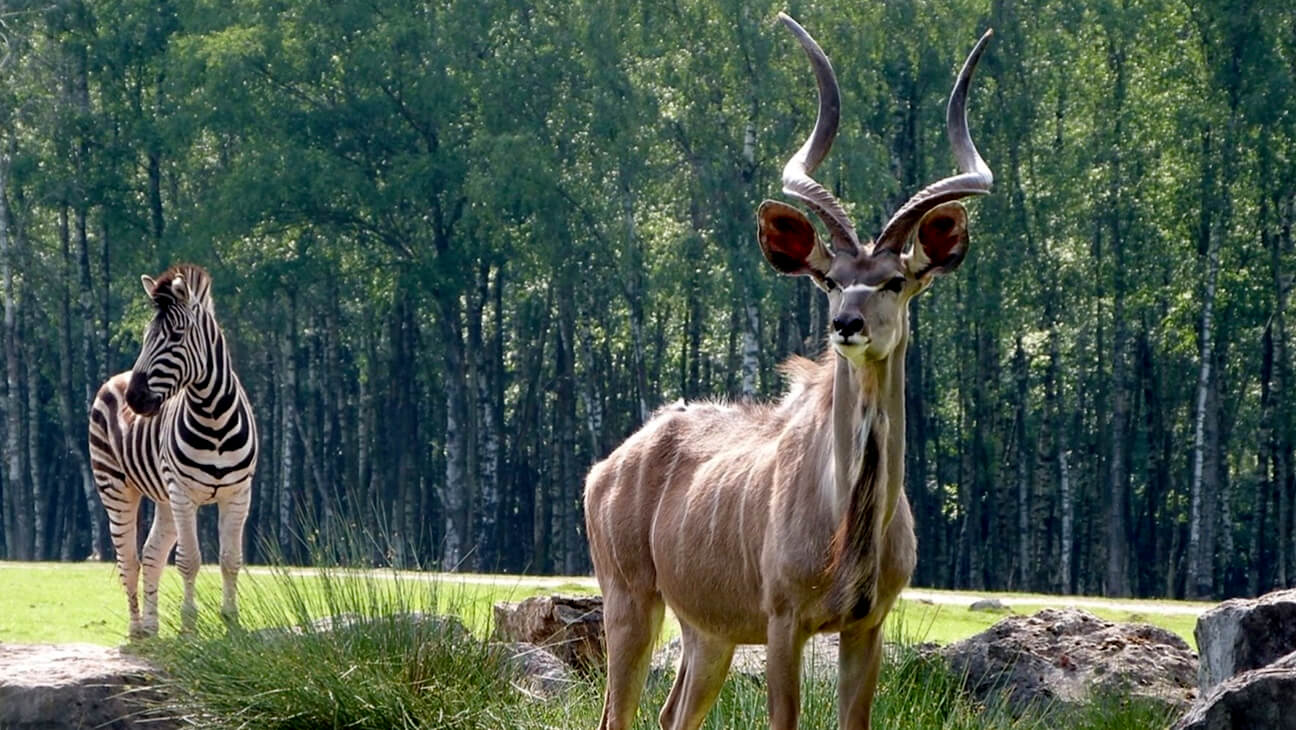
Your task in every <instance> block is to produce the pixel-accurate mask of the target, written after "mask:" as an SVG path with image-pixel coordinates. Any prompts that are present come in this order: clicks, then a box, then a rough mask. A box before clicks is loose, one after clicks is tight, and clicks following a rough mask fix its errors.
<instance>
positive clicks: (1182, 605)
mask: <svg viewBox="0 0 1296 730" xmlns="http://www.w3.org/2000/svg"><path fill="white" fill-rule="evenodd" d="M245 570H247V571H248V572H250V573H253V574H257V575H262V574H267V575H268V574H270V573H273V572H276V571H280V569H277V568H267V567H260V566H252V567H248V568H245ZM286 571H287V572H288V573H289V574H290V575H303V576H305V575H313V574H315V573H317V572H318V571H317V570H315V569H314V568H288V569H286ZM397 575H399V576H400V577H401V579H402V580H416V581H425V582H436V583H443V584H444V583H448V584H476V585H490V586H514V587H518V588H548V589H553V588H563V587H579V588H581V589H584V590H589V591H597V590H598V583H597V582H596V581H595V580H594V578H593V577H591V576H575V575H566V576H563V575H559V576H547V575H497V574H483V573H422V572H414V571H398V572H397ZM901 597H902V598H905V599H907V600H910V601H922V602H929V603H935V604H940V605H942V606H963V607H965V608H966V607H967V606H970V605H972V603H973V602H974V601H977V600H980V599H982V598H991V599H994V600H997V601H999V602H1001V603H1003V604H1004V605H1006V606H1008V607H1010V608H1022V609H1035V608H1045V607H1060V608H1087V609H1094V608H1098V609H1104V610H1108V611H1126V612H1129V613H1141V614H1160V615H1173V616H1200V615H1201V614H1202V613H1203V612H1205V611H1206V610H1207V609H1209V608H1211V607H1212V606H1213V605H1214V604H1211V603H1187V602H1182V601H1139V600H1135V599H1119V598H1095V597H1092V596H1044V595H1031V596H1014V595H1002V594H997V593H993V592H985V593H977V592H974V591H964V592H960V591H938V590H927V589H922V588H910V589H908V590H906V591H905V592H904V593H902V594H901Z"/></svg>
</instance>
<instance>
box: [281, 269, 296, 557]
mask: <svg viewBox="0 0 1296 730" xmlns="http://www.w3.org/2000/svg"><path fill="white" fill-rule="evenodd" d="M286 294H287V297H288V321H287V322H286V325H287V327H288V329H287V331H286V332H284V333H283V334H282V335H281V337H280V340H279V372H280V377H281V380H280V381H279V429H278V431H279V549H280V550H281V551H282V552H283V556H284V558H285V559H287V560H292V558H293V556H294V555H295V553H296V551H295V544H294V541H293V532H294V525H295V520H294V519H293V508H294V502H295V500H294V499H293V495H294V491H295V489H296V483H297V480H296V472H295V466H296V464H295V462H294V459H293V446H294V444H295V442H296V439H295V437H294V433H295V432H296V428H295V424H296V421H297V352H296V350H297V348H296V344H295V340H296V334H297V293H296V292H294V291H292V290H287V291H286Z"/></svg>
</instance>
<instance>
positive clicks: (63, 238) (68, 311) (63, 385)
mask: <svg viewBox="0 0 1296 730" xmlns="http://www.w3.org/2000/svg"><path fill="white" fill-rule="evenodd" d="M58 228H59V242H60V244H61V247H62V253H63V276H62V279H63V282H62V284H63V286H62V289H61V292H60V297H61V299H60V311H61V313H62V319H63V321H62V327H60V328H59V341H58V343H59V344H58V346H59V388H58V392H59V413H60V414H61V415H62V421H63V423H62V428H63V448H64V450H65V451H66V452H67V453H68V454H69V455H71V457H72V460H73V462H74V463H75V464H76V469H77V472H78V473H79V474H80V475H81V493H82V498H83V500H84V503H85V507H86V514H87V516H88V518H89V521H90V551H89V553H90V554H89V559H90V560H103V556H105V555H108V554H109V553H108V551H107V550H106V547H105V545H104V539H105V536H106V534H107V529H106V520H107V514H106V513H105V512H104V510H103V507H102V506H101V505H100V503H99V492H98V489H97V488H96V487H95V483H94V474H93V473H92V472H91V471H90V458H89V456H88V455H87V453H86V451H85V446H86V442H85V440H84V439H82V438H80V436H81V435H82V434H83V433H84V430H83V429H84V427H85V426H84V423H85V421H86V420H87V419H88V417H89V416H88V414H87V415H86V416H81V415H79V414H77V413H75V412H74V411H75V409H74V408H73V406H72V400H73V398H74V397H75V396H74V394H75V393H76V385H75V384H74V383H73V374H72V295H71V292H72V290H73V288H74V287H75V283H74V276H73V271H74V270H75V267H74V265H73V262H72V248H71V231H70V230H69V228H68V208H67V206H66V205H62V206H60V207H59V217H58Z"/></svg>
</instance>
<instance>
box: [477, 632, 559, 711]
mask: <svg viewBox="0 0 1296 730" xmlns="http://www.w3.org/2000/svg"><path fill="white" fill-rule="evenodd" d="M489 648H490V649H491V650H492V651H497V652H499V653H500V655H501V657H502V659H503V662H504V665H505V666H506V667H508V668H509V669H510V670H511V671H512V672H513V677H512V684H513V687H514V688H515V689H517V690H518V691H519V692H521V693H523V694H525V695H527V696H528V697H531V698H533V699H539V700H548V699H553V698H555V697H558V696H561V695H562V694H564V693H565V692H567V690H569V689H571V687H572V686H573V685H574V684H576V683H577V680H576V678H575V676H574V675H573V673H572V669H571V667H569V666H567V664H566V663H565V662H563V660H561V659H559V658H558V657H556V656H554V655H553V653H552V652H550V651H547V650H545V649H544V648H542V647H539V646H536V645H535V644H528V643H526V642H522V641H518V642H491V643H490V644H489Z"/></svg>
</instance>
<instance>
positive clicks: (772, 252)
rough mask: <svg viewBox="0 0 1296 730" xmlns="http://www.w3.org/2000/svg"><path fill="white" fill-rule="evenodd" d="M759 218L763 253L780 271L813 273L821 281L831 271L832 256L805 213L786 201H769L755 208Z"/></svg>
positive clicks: (757, 236)
mask: <svg viewBox="0 0 1296 730" xmlns="http://www.w3.org/2000/svg"><path fill="white" fill-rule="evenodd" d="M756 221H757V227H756V238H757V240H759V241H760V247H761V253H763V254H765V260H766V261H768V262H769V263H770V266H773V267H774V268H775V269H777V270H778V272H779V273H780V274H787V275H788V276H811V277H814V279H815V280H816V281H818V280H821V279H822V278H823V277H824V275H825V274H827V273H828V266H829V264H831V263H832V255H831V254H829V253H828V250H827V249H826V248H825V247H824V245H823V243H821V242H820V241H819V236H818V234H817V233H815V229H814V226H813V225H811V223H810V220H809V219H807V218H806V217H805V214H804V213H802V212H801V211H799V210H797V209H796V208H793V207H792V206H790V205H788V204H786V203H780V202H778V201H777V200H766V201H765V202H763V203H761V205H760V209H759V210H757V211H756Z"/></svg>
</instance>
